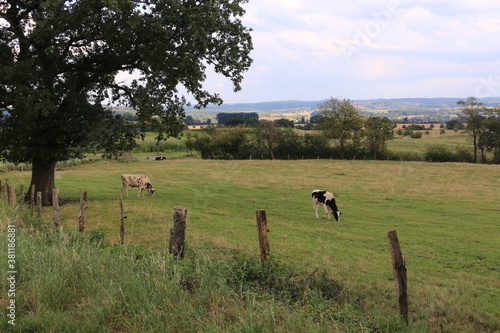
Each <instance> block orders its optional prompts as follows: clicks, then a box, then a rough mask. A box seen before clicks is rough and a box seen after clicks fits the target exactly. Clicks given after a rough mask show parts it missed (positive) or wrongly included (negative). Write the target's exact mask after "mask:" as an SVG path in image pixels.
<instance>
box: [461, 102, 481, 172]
mask: <svg viewBox="0 0 500 333" xmlns="http://www.w3.org/2000/svg"><path fill="white" fill-rule="evenodd" d="M457 105H459V106H461V107H462V115H461V116H460V118H461V119H462V121H463V122H464V123H466V126H465V130H466V131H467V133H469V135H470V136H472V142H473V145H474V163H477V151H478V148H479V136H480V133H481V127H482V123H483V120H484V114H485V112H486V108H485V107H484V105H483V103H481V102H479V101H478V100H477V99H476V98H475V97H468V98H467V99H466V100H465V101H458V102H457Z"/></svg>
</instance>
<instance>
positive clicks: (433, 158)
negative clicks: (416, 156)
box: [425, 145, 474, 163]
mask: <svg viewBox="0 0 500 333" xmlns="http://www.w3.org/2000/svg"><path fill="white" fill-rule="evenodd" d="M425 160H426V161H429V162H468V163H472V162H473V161H474V156H473V154H472V152H471V151H470V150H469V149H467V148H466V147H462V146H457V147H456V149H455V151H453V150H451V149H450V148H447V147H445V146H442V145H432V146H428V147H427V149H426V151H425Z"/></svg>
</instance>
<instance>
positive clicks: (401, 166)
mask: <svg viewBox="0 0 500 333" xmlns="http://www.w3.org/2000/svg"><path fill="white" fill-rule="evenodd" d="M436 139H437V138H436ZM123 173H141V174H146V175H147V176H149V177H150V179H151V181H152V183H153V186H154V187H155V189H156V193H155V195H154V197H150V196H148V195H147V194H146V196H145V197H144V198H143V197H140V198H137V189H132V188H131V189H129V195H130V197H129V198H126V197H125V198H123V205H124V210H125V215H126V216H127V219H126V222H125V223H126V225H125V226H126V233H125V241H126V243H127V244H130V243H133V244H143V245H144V246H145V247H146V248H149V249H152V250H163V249H165V247H166V246H167V245H168V235H169V230H170V228H171V224H172V208H173V207H174V206H181V207H185V208H187V210H188V214H187V231H186V238H187V253H186V257H187V258H189V257H194V256H197V255H199V254H201V255H203V256H205V257H208V258H218V259H224V258H228V257H230V256H231V255H232V254H234V253H244V254H247V255H250V256H255V257H257V256H258V251H259V250H258V248H259V243H258V235H257V230H256V227H255V210H256V209H265V210H266V213H267V219H268V228H269V233H268V237H269V243H270V248H271V253H272V254H273V255H274V256H277V257H279V258H280V259H281V260H282V261H284V262H289V263H293V264H295V265H297V266H299V267H303V268H305V269H307V270H310V271H312V270H314V269H315V268H325V269H327V271H328V272H329V274H330V275H331V277H332V278H334V279H336V280H338V281H340V282H341V283H342V284H344V285H346V286H347V287H348V288H349V289H350V290H351V291H352V293H353V294H352V297H353V298H356V299H357V300H359V301H360V302H361V303H362V304H363V311H364V313H365V314H366V315H368V316H371V317H374V318H386V317H395V316H397V303H396V298H395V287H394V280H393V275H392V266H391V257H390V251H389V246H388V241H387V236H386V233H387V231H388V230H391V229H395V230H397V233H398V237H399V241H400V244H401V248H402V251H403V254H404V255H405V259H406V267H407V270H408V292H409V306H410V331H416V332H419V331H421V332H426V331H444V332H457V331H461V332H480V331H489V332H493V331H496V330H499V329H500V322H499V319H498V318H500V310H499V308H500V307H499V306H498V305H499V303H498V300H499V297H500V279H499V278H500V249H499V247H498V244H499V243H500V234H499V227H500V221H499V218H498V216H499V213H500V203H499V201H498V199H499V198H500V167H499V166H497V165H473V164H461V163H425V162H394V161H338V160H298V161H261V160H247V161H214V160H197V159H169V160H166V161H152V160H135V161H133V162H129V163H124V162H117V161H99V162H95V163H90V164H86V165H81V166H78V167H73V168H68V169H64V170H58V171H56V186H57V187H58V188H59V193H60V197H61V198H63V199H66V200H69V202H67V203H66V204H64V205H63V206H61V215H62V225H63V227H64V228H76V225H77V223H78V205H79V203H78V202H77V200H78V198H79V191H80V190H82V189H83V190H87V191H88V200H89V202H88V209H87V211H86V213H87V229H88V230H91V229H97V228H105V229H106V230H107V231H108V233H109V235H108V239H109V240H110V241H111V242H112V243H117V242H118V235H119V208H118V207H119V206H118V197H119V195H120V187H121V183H120V175H121V174H123ZM0 178H2V179H5V178H8V179H10V181H11V183H12V184H15V185H16V186H19V185H20V184H21V183H22V184H24V186H25V188H26V187H27V186H28V185H29V178H30V173H29V172H20V171H12V172H4V173H2V174H0ZM313 189H325V190H329V191H331V192H332V193H333V194H334V195H335V197H336V200H337V204H338V207H339V209H340V211H341V212H342V216H341V219H340V222H336V221H334V220H333V219H332V220H330V221H328V220H325V219H316V218H315V217H314V210H313V207H312V201H311V195H310V193H311V190H313ZM320 213H322V210H321V209H320ZM43 214H44V219H45V221H46V223H47V224H50V223H51V216H52V215H51V214H52V209H51V208H50V207H45V208H44V213H43Z"/></svg>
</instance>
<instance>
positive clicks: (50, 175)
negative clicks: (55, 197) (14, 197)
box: [26, 161, 56, 206]
mask: <svg viewBox="0 0 500 333" xmlns="http://www.w3.org/2000/svg"><path fill="white" fill-rule="evenodd" d="M55 169H56V162H49V163H44V162H39V161H33V171H32V173H31V184H30V187H29V188H30V191H31V190H32V188H33V185H35V191H37V192H42V205H43V206H50V205H52V191H53V189H54V187H55V177H54V173H55ZM26 197H27V198H29V197H30V193H28V194H26Z"/></svg>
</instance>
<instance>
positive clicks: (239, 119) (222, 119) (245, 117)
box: [217, 112, 259, 126]
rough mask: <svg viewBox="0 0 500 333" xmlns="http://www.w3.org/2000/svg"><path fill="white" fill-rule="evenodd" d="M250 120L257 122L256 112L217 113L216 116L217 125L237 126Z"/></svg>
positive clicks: (257, 115)
mask: <svg viewBox="0 0 500 333" xmlns="http://www.w3.org/2000/svg"><path fill="white" fill-rule="evenodd" d="M251 119H257V120H259V114H258V113H256V112H219V113H218V114H217V123H219V124H220V125H228V126H237V125H242V124H244V123H245V122H246V121H249V120H251ZM228 122H229V123H228Z"/></svg>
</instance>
